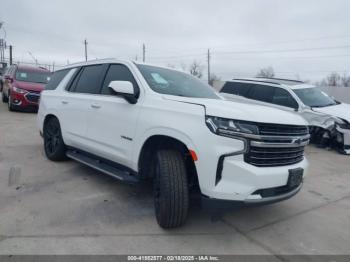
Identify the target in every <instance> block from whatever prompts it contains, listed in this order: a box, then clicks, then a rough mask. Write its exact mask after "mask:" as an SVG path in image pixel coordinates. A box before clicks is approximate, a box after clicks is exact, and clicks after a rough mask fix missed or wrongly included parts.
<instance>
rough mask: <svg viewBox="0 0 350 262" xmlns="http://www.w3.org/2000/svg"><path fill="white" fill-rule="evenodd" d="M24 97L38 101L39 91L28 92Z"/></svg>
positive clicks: (34, 101) (30, 100)
mask: <svg viewBox="0 0 350 262" xmlns="http://www.w3.org/2000/svg"><path fill="white" fill-rule="evenodd" d="M26 98H27V100H28V101H29V102H32V103H38V102H39V98H40V93H29V94H27V95H26Z"/></svg>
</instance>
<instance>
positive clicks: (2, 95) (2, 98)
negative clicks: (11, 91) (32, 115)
mask: <svg viewBox="0 0 350 262" xmlns="http://www.w3.org/2000/svg"><path fill="white" fill-rule="evenodd" d="M7 99H8V98H7V97H6V96H5V94H4V89H2V92H1V100H2V102H3V103H7Z"/></svg>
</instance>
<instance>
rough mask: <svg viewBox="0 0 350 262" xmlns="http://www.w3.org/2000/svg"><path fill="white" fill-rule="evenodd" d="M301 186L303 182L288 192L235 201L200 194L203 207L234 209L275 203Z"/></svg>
mask: <svg viewBox="0 0 350 262" xmlns="http://www.w3.org/2000/svg"><path fill="white" fill-rule="evenodd" d="M302 187H303V183H301V184H300V185H299V186H297V187H296V188H293V189H291V190H290V191H288V192H285V193H283V194H279V195H275V196H269V197H264V198H259V199H246V200H244V201H236V200H223V199H216V198H209V197H207V196H202V207H203V208H205V209H234V208H240V207H249V206H262V205H268V204H273V203H277V202H280V201H283V200H287V199H289V198H291V197H293V196H294V195H296V194H297V193H298V192H299V191H300V190H301V188H302Z"/></svg>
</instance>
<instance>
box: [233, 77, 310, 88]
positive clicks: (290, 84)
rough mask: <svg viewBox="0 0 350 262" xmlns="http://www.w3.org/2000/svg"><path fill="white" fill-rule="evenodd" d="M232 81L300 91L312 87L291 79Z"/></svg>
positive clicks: (260, 78)
mask: <svg viewBox="0 0 350 262" xmlns="http://www.w3.org/2000/svg"><path fill="white" fill-rule="evenodd" d="M232 81H251V82H260V83H262V84H263V83H266V84H273V85H283V86H287V87H289V88H291V89H301V88H312V87H315V86H313V85H310V84H307V83H305V82H303V81H299V80H292V79H283V78H264V77H255V78H234V79H233V80H232Z"/></svg>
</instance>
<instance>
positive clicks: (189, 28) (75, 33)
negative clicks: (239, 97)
mask: <svg viewBox="0 0 350 262" xmlns="http://www.w3.org/2000/svg"><path fill="white" fill-rule="evenodd" d="M349 10H350V1H348V0H303V1H302V0H293V1H291V0H215V1H214V0H187V1H185V0H176V1H175V0H144V1H141V0H127V1H126V0H123V1H122V0H114V1H112V0H110V1H108V0H98V1H96V0H95V1H90V0H85V1H82V0H70V1H68V0H60V1H47V0H11V1H2V3H0V21H3V22H4V25H3V28H4V29H5V30H6V42H7V44H8V45H9V44H11V45H13V53H14V60H15V61H16V62H17V61H19V62H33V61H34V59H37V60H38V62H39V63H44V64H50V65H52V64H53V63H55V66H56V69H57V68H58V67H59V66H60V65H65V64H67V63H73V62H78V61H83V60H84V59H85V57H84V44H83V42H84V39H87V42H88V47H87V49H88V59H96V58H111V57H115V58H121V59H133V60H135V59H138V60H142V45H143V43H144V44H145V46H146V62H149V63H152V64H159V65H168V66H174V67H177V68H186V67H188V66H189V64H191V63H192V62H193V61H194V60H196V61H197V62H198V63H200V64H201V65H202V67H203V73H204V75H203V77H204V78H206V77H207V75H206V72H207V50H208V49H210V54H211V59H210V61H211V72H212V73H214V74H215V75H217V76H219V77H220V78H221V79H223V80H227V79H232V78H234V77H253V76H255V75H256V73H257V71H259V69H261V68H264V67H268V66H272V67H273V69H274V71H275V74H276V77H283V78H294V79H295V78H297V79H302V80H311V81H316V80H319V79H321V78H324V77H326V76H327V75H328V74H329V73H331V72H339V73H340V74H345V73H347V74H348V75H350V15H349ZM0 37H4V31H3V30H0ZM30 54H31V55H30Z"/></svg>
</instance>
